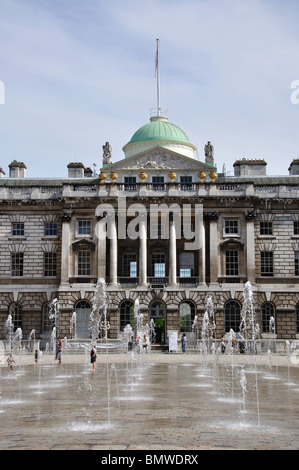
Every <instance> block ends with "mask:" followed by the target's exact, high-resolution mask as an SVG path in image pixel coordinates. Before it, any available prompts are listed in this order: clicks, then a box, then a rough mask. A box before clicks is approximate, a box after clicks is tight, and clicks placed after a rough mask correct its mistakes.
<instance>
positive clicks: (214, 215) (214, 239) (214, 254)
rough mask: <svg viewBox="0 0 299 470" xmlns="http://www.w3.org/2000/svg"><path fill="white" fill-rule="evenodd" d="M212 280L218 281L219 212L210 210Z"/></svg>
mask: <svg viewBox="0 0 299 470" xmlns="http://www.w3.org/2000/svg"><path fill="white" fill-rule="evenodd" d="M208 217H209V219H210V282H218V271H219V266H218V263H219V261H218V229H217V223H218V218H219V213H218V212H210V213H209V214H208Z"/></svg>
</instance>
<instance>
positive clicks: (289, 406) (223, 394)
mask: <svg viewBox="0 0 299 470" xmlns="http://www.w3.org/2000/svg"><path fill="white" fill-rule="evenodd" d="M16 359H17V362H16V364H15V367H14V370H13V371H9V370H8V369H7V366H6V364H5V360H6V358H4V360H3V361H2V363H1V367H0V373H1V376H0V415H1V429H0V449H9V450H18V449H30V450H31V449H38V450H42V449H53V450H59V449H93V450H130V451H134V450H201V449H230V450H233V449H250V450H251V449H298V448H299V365H298V364H297V363H296V362H295V361H293V362H294V363H292V362H291V361H290V360H289V359H288V358H287V357H285V356H278V355H277V356H273V357H270V358H269V357H268V356H266V355H263V356H262V355H261V356H246V355H240V354H239V355H234V356H231V355H220V356H219V357H217V356H206V357H204V356H202V355H200V354H197V353H186V354H182V353H149V354H142V355H139V354H109V353H108V354H107V353H106V352H105V351H103V352H102V353H101V352H100V353H98V360H97V363H96V371H95V372H94V373H93V372H92V367H91V364H90V363H89V360H88V357H87V356H85V355H84V354H69V355H67V354H64V355H63V363H62V365H60V366H58V365H57V363H56V361H55V360H54V359H53V357H52V356H51V355H49V356H47V355H43V357H42V359H41V360H40V362H39V364H38V365H37V366H34V358H33V357H32V356H22V357H17V358H16Z"/></svg>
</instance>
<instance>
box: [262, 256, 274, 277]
mask: <svg viewBox="0 0 299 470" xmlns="http://www.w3.org/2000/svg"><path fill="white" fill-rule="evenodd" d="M273 272H274V271H273V253H272V252H271V251H262V252H261V276H273Z"/></svg>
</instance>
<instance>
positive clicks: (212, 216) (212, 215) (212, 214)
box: [203, 211, 219, 222]
mask: <svg viewBox="0 0 299 470" xmlns="http://www.w3.org/2000/svg"><path fill="white" fill-rule="evenodd" d="M203 216H204V219H206V220H210V221H214V222H217V220H218V219H219V212H217V211H209V212H204V213H203Z"/></svg>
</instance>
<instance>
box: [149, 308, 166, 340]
mask: <svg viewBox="0 0 299 470" xmlns="http://www.w3.org/2000/svg"><path fill="white" fill-rule="evenodd" d="M165 317H166V308H165V304H164V303H163V302H160V301H159V300H156V301H155V302H153V303H152V304H151V306H150V320H151V319H153V320H154V324H155V333H156V343H160V344H164V343H165Z"/></svg>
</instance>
